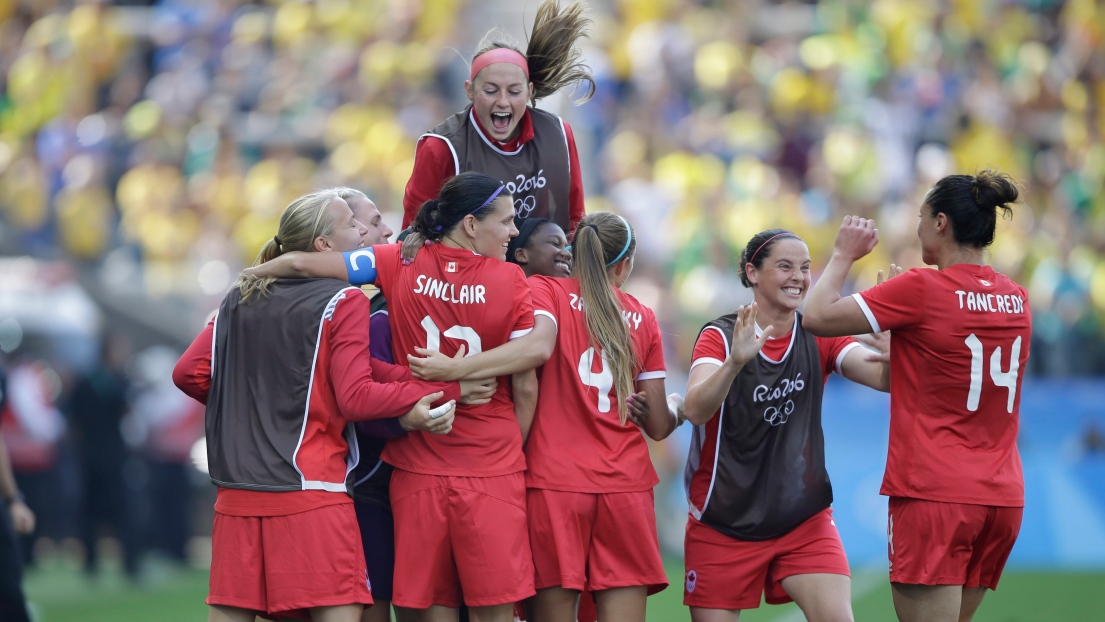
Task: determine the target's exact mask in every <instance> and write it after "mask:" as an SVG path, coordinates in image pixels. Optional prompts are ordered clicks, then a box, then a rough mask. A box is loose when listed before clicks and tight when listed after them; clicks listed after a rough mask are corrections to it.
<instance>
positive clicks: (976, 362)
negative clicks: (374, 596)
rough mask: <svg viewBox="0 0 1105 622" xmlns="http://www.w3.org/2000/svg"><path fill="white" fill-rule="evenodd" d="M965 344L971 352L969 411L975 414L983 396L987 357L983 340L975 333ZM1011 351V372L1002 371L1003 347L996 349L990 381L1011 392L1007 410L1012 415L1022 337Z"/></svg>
mask: <svg viewBox="0 0 1105 622" xmlns="http://www.w3.org/2000/svg"><path fill="white" fill-rule="evenodd" d="M964 342H965V343H966V344H967V347H968V348H970V350H971V390H970V392H968V393H967V410H969V411H971V412H975V411H976V410H978V401H979V398H980V397H981V396H982V376H983V367H984V364H985V362H986V357H985V355H984V354H983V347H982V340H981V339H979V338H978V337H977V336H976V335H975V334H974V333H971V334H970V335H968V336H967V338H966V339H964ZM1009 350H1010V352H1009V354H1010V356H1009V370H1008V371H1002V370H1001V346H998V347H996V348H994V352H993V354H991V355H990V379H991V380H993V381H994V384H995V385H996V386H999V387H1005V388H1006V389H1008V390H1009V399H1008V400H1007V401H1006V405H1005V409H1006V410H1007V411H1008V412H1010V413H1012V412H1013V402H1014V401H1016V398H1017V374H1018V372H1019V371H1020V366H1021V338H1020V337H1017V338H1016V339H1015V340H1014V341H1013V347H1012V348H1010V349H1009Z"/></svg>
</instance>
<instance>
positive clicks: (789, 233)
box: [748, 231, 798, 263]
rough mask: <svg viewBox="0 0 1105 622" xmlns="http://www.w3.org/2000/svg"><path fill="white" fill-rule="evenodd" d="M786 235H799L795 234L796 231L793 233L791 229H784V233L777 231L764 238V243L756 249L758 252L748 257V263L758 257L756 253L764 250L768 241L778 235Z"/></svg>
mask: <svg viewBox="0 0 1105 622" xmlns="http://www.w3.org/2000/svg"><path fill="white" fill-rule="evenodd" d="M784 235H792V236H794V237H798V236H797V235H795V234H794V233H792V232H790V231H784V232H782V233H776V234H775V235H773V236H771V237H770V238H768V239H766V240H764V243H763V244H760V247H759V248H757V249H756V252H754V253H752V256H751V257H749V258H748V263H752V260H753V259H755V258H756V255H759V254H760V251H761V250H763V247H765V246H767V243H768V242H770V241H772V240H774V239H775V238H777V237H780V236H784Z"/></svg>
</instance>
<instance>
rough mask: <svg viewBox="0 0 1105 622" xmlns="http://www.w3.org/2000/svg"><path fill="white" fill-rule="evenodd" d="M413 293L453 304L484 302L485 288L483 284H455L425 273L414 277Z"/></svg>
mask: <svg viewBox="0 0 1105 622" xmlns="http://www.w3.org/2000/svg"><path fill="white" fill-rule="evenodd" d="M414 282H415V288H414V290H413V291H414V293H416V294H422V295H423V296H429V297H430V298H437V299H439V300H443V301H445V302H451V303H453V304H462V305H468V304H486V303H487V299H486V294H487V288H485V287H484V286H483V285H457V284H455V283H446V282H445V281H439V280H437V279H435V278H433V277H429V276H426V275H425V274H420V275H418V278H417V279H415V281H414Z"/></svg>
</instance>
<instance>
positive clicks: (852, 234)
mask: <svg viewBox="0 0 1105 622" xmlns="http://www.w3.org/2000/svg"><path fill="white" fill-rule="evenodd" d="M878 243H879V230H878V229H876V228H875V221H874V220H871V219H869V218H860V217H859V216H845V217H844V222H843V223H841V225H840V231H838V232H837V234H836V243H835V244H834V245H833V252H834V253H839V254H841V255H843V256H844V257H846V258H847V259H851V260H852V261H855V260H857V259H859V258H860V257H863V256H865V255H867V253H870V252H871V251H872V250H873V249H874V248H875V245H876V244H878Z"/></svg>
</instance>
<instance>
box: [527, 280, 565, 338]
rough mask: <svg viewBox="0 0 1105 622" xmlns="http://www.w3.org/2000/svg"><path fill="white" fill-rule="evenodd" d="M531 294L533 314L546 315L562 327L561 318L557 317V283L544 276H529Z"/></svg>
mask: <svg viewBox="0 0 1105 622" xmlns="http://www.w3.org/2000/svg"><path fill="white" fill-rule="evenodd" d="M529 286H530V294H531V296H532V298H533V315H534V317H536V316H538V315H544V316H545V317H547V318H549V319H551V320H552V321H553V324H555V325H556V327H557V330H559V329H560V320H558V319H557V317H556V316H557V315H558V313H557V311H558V309H557V306H558V305H557V298H556V284H555V282H554V281H553V280H552V279H549V278H548V277H543V276H533V277H530V278H529Z"/></svg>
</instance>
